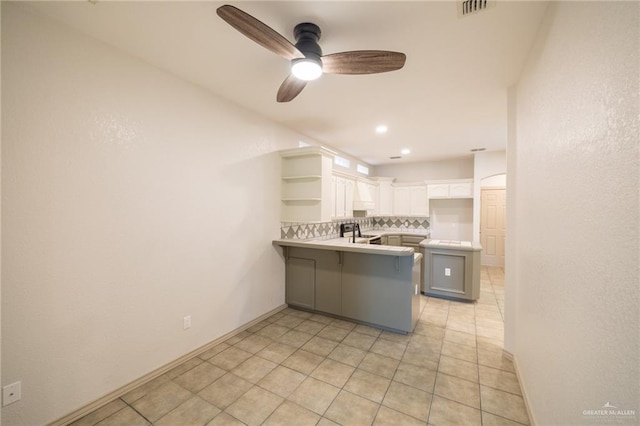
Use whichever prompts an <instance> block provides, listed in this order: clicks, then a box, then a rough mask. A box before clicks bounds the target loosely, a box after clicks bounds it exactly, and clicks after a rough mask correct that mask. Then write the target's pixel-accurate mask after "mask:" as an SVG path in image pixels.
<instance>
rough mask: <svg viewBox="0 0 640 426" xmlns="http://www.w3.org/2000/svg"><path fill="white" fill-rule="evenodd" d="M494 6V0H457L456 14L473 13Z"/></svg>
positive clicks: (460, 15)
mask: <svg viewBox="0 0 640 426" xmlns="http://www.w3.org/2000/svg"><path fill="white" fill-rule="evenodd" d="M495 6H496V0H460V1H458V16H459V17H463V16H467V15H474V14H476V13H478V12H482V11H483V10H486V9H491V8H492V7H495Z"/></svg>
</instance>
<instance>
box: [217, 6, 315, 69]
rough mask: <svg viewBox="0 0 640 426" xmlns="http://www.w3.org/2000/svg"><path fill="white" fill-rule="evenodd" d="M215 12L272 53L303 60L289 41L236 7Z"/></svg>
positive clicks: (222, 7)
mask: <svg viewBox="0 0 640 426" xmlns="http://www.w3.org/2000/svg"><path fill="white" fill-rule="evenodd" d="M216 12H217V13H218V16H219V17H221V18H222V19H224V20H225V21H226V22H227V23H228V24H229V25H231V26H232V27H233V28H235V29H236V30H238V31H240V32H241V33H242V34H244V35H245V36H247V37H249V38H250V39H251V40H253V41H255V42H256V43H258V44H259V45H260V46H262V47H264V48H266V49H268V50H270V51H272V52H273V53H275V54H277V55H280V56H282V57H283V58H286V59H289V60H291V59H296V58H304V55H303V54H302V53H301V52H300V51H299V50H298V49H297V48H296V47H295V46H294V45H293V44H291V43H290V42H289V40H287V39H286V38H284V37H283V36H282V35H280V34H279V33H278V32H276V31H275V30H274V29H272V28H271V27H269V26H267V25H266V24H264V23H262V22H260V21H259V20H257V19H256V18H254V17H253V16H251V15H249V14H248V13H246V12H243V11H242V10H240V9H238V8H237V7H234V6H231V5H228V4H226V5H224V6H220V7H219V8H218V9H217V11H216Z"/></svg>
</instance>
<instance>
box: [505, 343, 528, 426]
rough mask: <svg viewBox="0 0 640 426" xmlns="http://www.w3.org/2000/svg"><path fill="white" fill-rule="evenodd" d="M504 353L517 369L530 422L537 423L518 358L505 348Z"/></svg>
mask: <svg viewBox="0 0 640 426" xmlns="http://www.w3.org/2000/svg"><path fill="white" fill-rule="evenodd" d="M503 352H504V354H505V355H506V357H507V358H509V359H510V360H511V362H513V368H514V369H515V370H516V377H517V378H518V383H519V384H520V390H521V391H522V399H523V400H524V406H525V408H526V409H527V415H528V416H529V424H530V425H531V426H535V425H536V420H535V418H534V417H533V412H532V411H531V404H530V402H529V397H528V396H527V390H526V389H525V387H524V382H523V381H522V375H521V374H520V369H519V368H518V359H517V358H516V356H515V355H514V354H512V353H511V352H508V351H505V350H503Z"/></svg>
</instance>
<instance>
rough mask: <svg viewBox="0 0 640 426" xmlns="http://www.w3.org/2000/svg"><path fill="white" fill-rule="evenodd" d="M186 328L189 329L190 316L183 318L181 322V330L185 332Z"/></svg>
mask: <svg viewBox="0 0 640 426" xmlns="http://www.w3.org/2000/svg"><path fill="white" fill-rule="evenodd" d="M188 328H191V315H187V316H186V317H184V318H183V322H182V329H183V330H186V329H188Z"/></svg>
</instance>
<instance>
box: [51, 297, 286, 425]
mask: <svg viewBox="0 0 640 426" xmlns="http://www.w3.org/2000/svg"><path fill="white" fill-rule="evenodd" d="M286 307H287V305H286V304H284V305H280V306H278V307H277V308H275V309H272V310H271V311H269V312H267V313H266V314H264V315H261V316H259V317H258V318H256V319H254V320H253V321H250V322H248V323H246V324H244V325H242V326H240V327H238V328H236V329H235V330H232V331H230V332H229V333H227V334H225V335H223V336H220V337H219V338H217V339H215V340H213V341H211V342H209V343H207V344H206V345H204V346H201V347H199V348H198V349H195V350H193V351H191V352H189V353H187V354H185V355H183V356H181V357H180V358H178V359H175V360H173V361H171V362H170V363H168V364H165V365H163V366H162V367H160V368H157V369H155V370H153V371H152V372H150V373H147V374H145V375H144V376H142V377H140V378H138V379H136V380H134V381H132V382H131V383H128V384H126V385H124V386H122V387H120V388H118V389H116V390H114V391H113V392H110V393H108V394H107V395H105V396H103V397H101V398H98V399H96V400H95V401H93V402H90V403H89V404H87V405H84V406H82V407H80V408H78V409H77V410H74V411H73V412H71V413H69V414H67V415H66V416H64V417H61V418H59V419H58V420H55V421H53V422H51V423H49V425H48V426H64V425H68V424H69V423H73V422H75V421H76V420H78V419H81V418H82V417H84V416H86V415H87V414H89V413H91V412H92V411H94V410H97V409H98V408H100V407H102V406H105V405H107V404H108V403H110V402H111V401H113V400H114V399H117V398H120V397H121V396H123V395H125V394H126V393H128V392H130V391H132V390H133V389H135V388H137V387H138V386H140V385H143V384H145V383H147V382H150V381H151V380H153V379H155V378H156V377H159V376H162V375H163V374H164V373H166V372H167V371H170V370H172V369H173V368H175V367H177V366H179V365H180V364H182V363H183V362H185V361H187V360H189V359H191V358H193V357H196V356H198V355H200V354H201V353H204V352H206V351H208V350H209V349H211V348H213V347H214V346H216V345H218V344H220V343H222V342H224V341H225V340H227V339H228V338H230V337H233V336H235V335H236V334H238V333H240V332H242V331H244V330H246V329H247V328H249V327H251V326H253V325H255V324H257V323H259V322H261V321H263V320H264V319H266V318H268V317H270V316H271V315H273V314H275V313H278V312H280V311H281V310H283V309H285V308H286Z"/></svg>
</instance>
